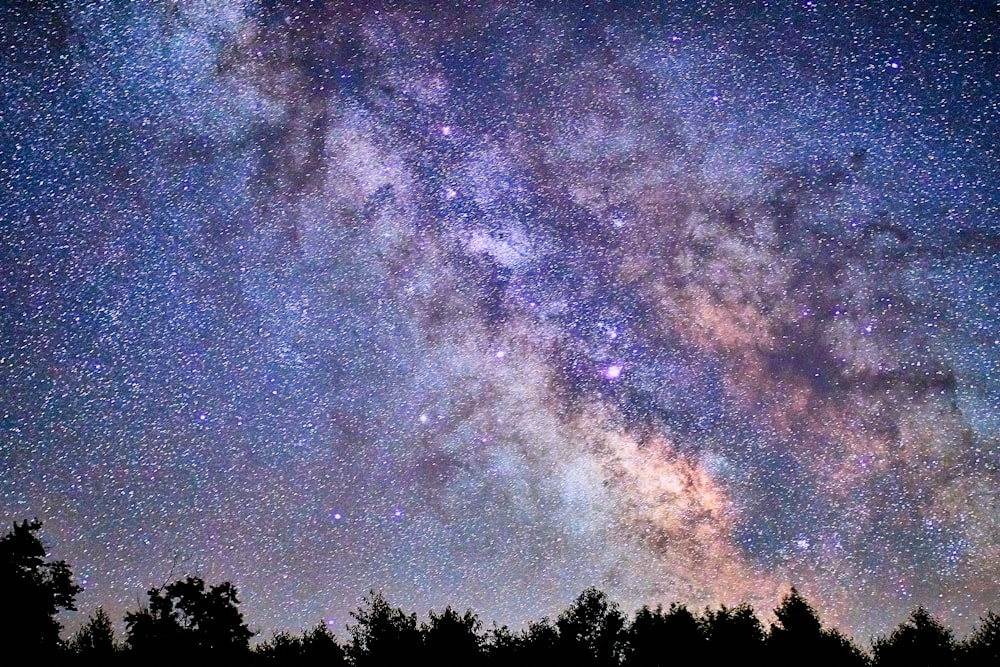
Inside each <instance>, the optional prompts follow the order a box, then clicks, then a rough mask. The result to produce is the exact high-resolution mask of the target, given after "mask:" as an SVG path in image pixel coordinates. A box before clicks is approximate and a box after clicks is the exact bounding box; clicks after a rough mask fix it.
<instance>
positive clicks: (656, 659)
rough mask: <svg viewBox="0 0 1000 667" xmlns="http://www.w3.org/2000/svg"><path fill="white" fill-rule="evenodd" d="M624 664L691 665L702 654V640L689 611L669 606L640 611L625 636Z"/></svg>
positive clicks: (644, 666)
mask: <svg viewBox="0 0 1000 667" xmlns="http://www.w3.org/2000/svg"><path fill="white" fill-rule="evenodd" d="M625 637H626V640H625V664H626V665H628V666H629V667H633V666H634V667H658V666H661V665H669V664H675V663H678V662H688V661H694V660H696V659H699V658H701V657H702V656H704V654H705V638H704V636H703V635H702V629H701V627H700V626H699V624H698V620H697V619H696V618H695V617H694V614H692V613H691V612H690V611H689V610H688V608H687V607H686V606H684V605H680V604H677V603H674V604H671V605H670V609H669V610H668V611H666V612H664V611H663V607H657V608H656V609H650V608H649V607H643V608H642V609H640V610H639V611H637V612H636V613H635V620H633V621H632V624H631V625H630V626H629V628H628V630H627V631H626V633H625Z"/></svg>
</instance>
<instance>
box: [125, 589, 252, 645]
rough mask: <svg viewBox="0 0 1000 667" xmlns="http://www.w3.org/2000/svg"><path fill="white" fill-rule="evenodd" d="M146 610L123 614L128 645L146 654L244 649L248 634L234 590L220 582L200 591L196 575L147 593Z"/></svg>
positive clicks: (248, 638) (249, 635)
mask: <svg viewBox="0 0 1000 667" xmlns="http://www.w3.org/2000/svg"><path fill="white" fill-rule="evenodd" d="M148 595H149V606H148V607H145V608H143V609H140V610H139V611H137V612H135V613H132V612H128V613H126V614H125V626H126V629H127V632H128V645H129V647H130V648H132V649H133V650H135V651H137V652H140V653H147V654H163V653H194V652H201V653H204V652H208V653H213V654H238V653H243V652H246V651H247V650H248V644H249V641H250V637H252V636H253V633H252V632H250V630H249V629H248V628H247V626H246V623H244V622H243V614H242V613H241V612H240V610H239V607H238V606H237V605H238V604H239V599H238V598H237V591H236V587H235V586H233V585H232V584H231V583H230V582H228V581H225V582H223V583H221V584H219V585H217V586H211V587H209V588H208V589H206V588H205V582H204V581H203V580H202V579H200V578H198V577H188V578H187V579H184V580H180V581H175V582H174V583H172V584H168V585H166V586H164V587H162V588H153V589H150V590H149V591H148Z"/></svg>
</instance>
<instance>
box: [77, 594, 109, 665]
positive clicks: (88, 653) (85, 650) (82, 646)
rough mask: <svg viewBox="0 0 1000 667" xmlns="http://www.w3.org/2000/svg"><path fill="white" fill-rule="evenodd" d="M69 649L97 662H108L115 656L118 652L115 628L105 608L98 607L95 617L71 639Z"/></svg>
mask: <svg viewBox="0 0 1000 667" xmlns="http://www.w3.org/2000/svg"><path fill="white" fill-rule="evenodd" d="M69 648H70V650H71V651H72V652H73V653H76V654H78V655H80V656H85V657H87V658H92V659H95V660H105V661H106V660H108V659H109V658H111V656H113V655H115V653H116V652H117V651H118V643H117V642H116V641H115V628H114V625H112V623H111V617H109V616H108V614H107V612H105V611H104V608H103V607H98V608H97V611H96V612H95V613H94V615H93V616H91V617H90V618H89V619H87V622H86V623H84V624H83V627H81V628H80V629H79V630H77V632H76V634H75V635H73V638H72V639H70V642H69Z"/></svg>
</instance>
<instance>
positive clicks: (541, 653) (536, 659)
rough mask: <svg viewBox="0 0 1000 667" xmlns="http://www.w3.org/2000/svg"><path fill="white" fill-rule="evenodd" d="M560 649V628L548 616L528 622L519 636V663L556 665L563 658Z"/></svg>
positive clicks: (517, 653)
mask: <svg viewBox="0 0 1000 667" xmlns="http://www.w3.org/2000/svg"><path fill="white" fill-rule="evenodd" d="M563 657H564V656H563V654H562V653H561V652H560V651H559V630H558V629H557V628H556V626H555V625H554V624H553V623H552V621H551V620H549V619H548V618H547V617H546V618H542V619H541V620H539V621H533V622H531V623H529V624H528V627H527V628H525V629H524V630H523V631H522V632H521V634H520V635H519V636H518V637H517V650H516V652H515V659H516V662H515V663H513V664H518V665H522V664H524V665H554V664H559V663H560V662H562V661H563V660H562V659H563Z"/></svg>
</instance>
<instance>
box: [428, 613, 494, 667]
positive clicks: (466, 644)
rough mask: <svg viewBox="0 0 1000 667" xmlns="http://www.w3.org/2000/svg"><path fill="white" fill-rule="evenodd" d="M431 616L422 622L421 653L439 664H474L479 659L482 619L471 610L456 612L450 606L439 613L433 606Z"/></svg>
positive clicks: (481, 640)
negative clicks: (422, 640)
mask: <svg viewBox="0 0 1000 667" xmlns="http://www.w3.org/2000/svg"><path fill="white" fill-rule="evenodd" d="M428 616H429V617H430V620H429V621H428V622H427V623H425V624H423V625H422V626H421V630H422V632H423V636H424V654H425V657H426V658H427V659H428V660H431V661H433V662H434V663H436V664H438V665H475V664H479V663H480V662H482V658H483V643H484V640H483V637H482V636H481V635H480V628H481V627H482V623H481V622H480V621H479V617H477V616H476V615H475V614H474V613H472V610H466V612H465V614H461V615H460V614H459V613H458V612H457V611H455V610H454V609H452V608H451V607H450V606H449V607H446V608H445V610H444V611H443V612H441V613H440V614H435V613H434V611H433V610H431V612H430V613H429V614H428Z"/></svg>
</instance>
